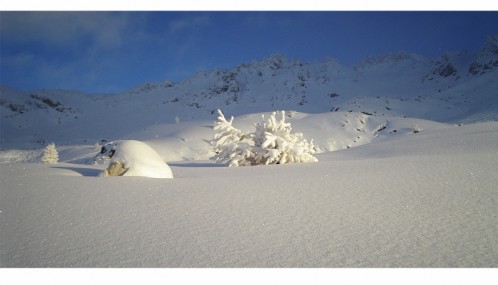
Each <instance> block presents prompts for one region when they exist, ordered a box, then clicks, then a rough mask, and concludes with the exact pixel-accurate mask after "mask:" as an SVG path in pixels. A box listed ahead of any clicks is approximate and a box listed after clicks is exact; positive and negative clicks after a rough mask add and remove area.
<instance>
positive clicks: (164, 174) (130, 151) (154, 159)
mask: <svg viewBox="0 0 498 285" xmlns="http://www.w3.org/2000/svg"><path fill="white" fill-rule="evenodd" d="M113 163H121V165H123V168H127V169H128V170H127V171H126V172H125V173H124V174H123V175H122V176H143V177H151V178H173V173H171V169H170V168H169V166H168V165H167V164H166V162H164V160H163V159H162V158H161V157H160V156H159V154H157V152H156V151H154V150H153V149H152V148H151V147H150V146H148V145H147V144H145V143H143V142H140V141H135V140H127V141H123V142H120V143H119V144H118V145H117V147H116V152H115V154H114V155H113V156H112V159H111V161H110V162H109V165H112V164H113Z"/></svg>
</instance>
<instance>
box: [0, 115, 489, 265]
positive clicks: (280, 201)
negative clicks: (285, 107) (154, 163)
mask: <svg viewBox="0 0 498 285" xmlns="http://www.w3.org/2000/svg"><path fill="white" fill-rule="evenodd" d="M315 123H317V122H315ZM393 125H396V124H395V123H393ZM419 125H420V127H421V128H422V129H424V125H423V123H420V124H419ZM425 127H427V126H425ZM386 130H387V129H386ZM497 141H498V123H496V122H488V123H480V124H472V125H464V126H451V125H446V126H445V127H443V126H440V125H438V126H437V127H436V128H433V129H431V127H427V129H424V130H422V131H421V132H419V133H416V134H413V133H410V132H405V133H402V134H400V133H399V132H398V133H396V134H393V135H392V136H390V137H384V138H378V139H377V140H376V141H374V142H373V143H370V144H364V145H361V146H358V147H353V148H351V149H344V150H339V151H334V152H325V153H322V154H318V155H317V157H318V159H319V161H318V162H317V163H310V164H290V165H273V166H254V167H238V168H228V167H220V166H221V165H218V164H214V163H212V162H210V161H204V162H203V161H181V162H170V163H169V164H170V166H171V168H172V171H173V173H174V174H175V179H171V180H169V179H167V180H165V179H150V178H145V177H119V178H116V179H104V178H101V177H98V176H99V174H100V173H101V171H102V170H103V168H104V167H105V165H90V164H74V163H59V164H57V165H46V164H41V163H3V164H0V175H1V176H0V179H1V181H2V183H1V184H2V187H1V190H0V197H1V199H0V228H1V229H2V230H1V231H0V266H2V267H496V266H498V241H497V239H496V237H497V236H498V222H497V221H498V212H497V211H496V209H497V208H498V189H497V187H496V185H498V176H497V175H496V169H498V148H497V146H496V142H497Z"/></svg>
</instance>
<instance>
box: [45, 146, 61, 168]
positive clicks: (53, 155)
mask: <svg viewBox="0 0 498 285" xmlns="http://www.w3.org/2000/svg"><path fill="white" fill-rule="evenodd" d="M41 161H42V162H43V163H48V164H56V163H57V162H58V161H59V153H58V152H57V149H56V148H55V144H54V143H51V144H49V145H47V146H46V147H45V149H44V150H43V157H42V159H41Z"/></svg>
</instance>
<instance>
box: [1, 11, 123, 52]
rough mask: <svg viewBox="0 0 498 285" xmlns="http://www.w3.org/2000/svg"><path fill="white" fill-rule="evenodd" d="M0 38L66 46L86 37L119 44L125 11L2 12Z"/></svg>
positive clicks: (95, 42) (94, 41)
mask: <svg viewBox="0 0 498 285" xmlns="http://www.w3.org/2000/svg"><path fill="white" fill-rule="evenodd" d="M1 16H2V17H1V26H2V40H5V41H9V42H10V43H14V44H25V43H36V44H43V45H46V46H49V47H67V46H71V45H72V44H75V43H77V42H78V41H79V40H82V39H83V38H84V39H88V40H90V41H91V44H93V45H95V46H98V47H114V46H118V45H120V44H121V43H122V38H123V36H124V33H125V29H126V27H127V22H128V17H127V14H126V13H108V12H2V14H1Z"/></svg>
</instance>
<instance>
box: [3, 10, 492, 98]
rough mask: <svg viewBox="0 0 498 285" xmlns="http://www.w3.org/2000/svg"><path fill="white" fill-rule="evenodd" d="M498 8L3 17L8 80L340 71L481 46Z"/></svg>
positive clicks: (88, 85) (131, 82)
mask: <svg viewBox="0 0 498 285" xmlns="http://www.w3.org/2000/svg"><path fill="white" fill-rule="evenodd" d="M495 34H498V12H1V13H0V36H1V50H0V52H1V54H0V64H1V74H0V81H1V83H2V84H7V85H10V86H12V87H14V88H18V89H21V90H32V89H37V88H62V89H72V90H79V91H83V92H89V93H113V92H119V91H123V90H126V89H129V88H132V87H135V86H137V85H140V84H142V83H146V82H157V81H163V80H166V79H170V80H172V81H179V80H182V79H184V78H186V77H188V76H189V75H192V74H193V73H195V72H197V71H200V70H211V69H215V68H231V67H234V66H236V65H238V64H241V63H244V62H251V61H252V60H258V59H262V58H265V57H267V56H270V55H273V54H282V55H285V56H287V57H289V58H296V59H300V60H302V61H316V60H322V59H324V58H325V57H330V58H333V59H335V60H336V61H338V62H339V63H342V64H344V65H350V64H355V63H359V62H361V61H362V60H363V59H364V58H365V57H367V56H374V55H379V54H382V53H387V52H398V51H405V52H411V53H418V54H421V55H425V56H428V57H437V56H438V55H440V54H441V53H442V52H444V51H458V50H463V49H469V50H477V49H478V48H480V47H481V46H482V44H483V43H484V41H485V39H486V36H487V35H495Z"/></svg>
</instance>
